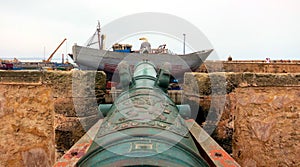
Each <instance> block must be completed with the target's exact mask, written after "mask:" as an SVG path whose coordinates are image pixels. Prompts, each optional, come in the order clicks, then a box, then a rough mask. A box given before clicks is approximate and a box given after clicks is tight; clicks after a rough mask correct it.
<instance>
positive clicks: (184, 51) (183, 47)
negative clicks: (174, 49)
mask: <svg viewBox="0 0 300 167" xmlns="http://www.w3.org/2000/svg"><path fill="white" fill-rule="evenodd" d="M185 36H186V34H183V54H184V55H185Z"/></svg>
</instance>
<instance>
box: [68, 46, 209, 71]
mask: <svg viewBox="0 0 300 167" xmlns="http://www.w3.org/2000/svg"><path fill="white" fill-rule="evenodd" d="M212 51H213V49H209V50H202V51H198V52H194V53H189V54H184V55H173V54H169V53H165V52H162V53H137V52H135V51H130V49H128V48H124V50H123V51H120V50H114V51H109V50H99V49H94V48H89V47H83V46H78V45H76V44H75V45H74V46H73V48H72V52H73V55H72V56H71V57H72V58H73V60H74V62H75V63H76V64H77V65H79V66H80V67H82V68H87V69H92V70H101V71H104V72H106V73H109V74H113V73H117V72H118V71H117V70H116V69H117V66H118V64H119V63H120V62H121V61H126V62H127V63H128V64H129V65H130V66H131V67H134V65H135V64H136V63H138V62H140V61H142V60H148V61H151V62H152V63H154V64H155V65H156V66H158V67H161V66H162V65H164V64H165V63H166V62H168V63H170V64H171V73H172V75H173V76H179V75H182V74H184V73H185V72H192V71H195V70H197V69H198V68H199V66H200V65H201V64H202V63H203V61H204V60H205V59H206V58H207V57H208V56H209V55H210V53H211V52H212Z"/></svg>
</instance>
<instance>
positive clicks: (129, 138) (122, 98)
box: [77, 60, 208, 167]
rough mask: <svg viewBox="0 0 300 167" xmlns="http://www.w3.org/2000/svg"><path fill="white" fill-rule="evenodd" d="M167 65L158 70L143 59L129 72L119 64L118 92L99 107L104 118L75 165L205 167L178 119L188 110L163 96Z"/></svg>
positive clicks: (184, 126)
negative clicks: (119, 91) (86, 150)
mask: <svg viewBox="0 0 300 167" xmlns="http://www.w3.org/2000/svg"><path fill="white" fill-rule="evenodd" d="M169 67H170V64H168V63H165V65H164V66H162V67H161V68H160V69H159V70H158V72H157V69H156V67H155V65H153V64H152V63H151V62H149V61H146V60H145V61H142V62H140V63H138V64H137V65H136V66H135V70H134V72H133V74H131V71H130V68H129V65H128V64H127V63H126V62H121V63H120V64H119V67H118V70H119V75H120V84H121V86H122V89H123V92H122V93H121V94H120V95H119V96H118V97H117V98H116V99H115V100H114V104H101V105H100V106H99V110H100V112H101V114H102V115H103V116H105V118H104V120H103V123H102V125H101V127H100V128H99V130H98V132H97V134H96V137H95V138H94V140H93V143H92V145H91V147H90V148H89V150H88V152H87V154H86V155H85V156H83V157H82V158H81V159H80V160H79V161H78V162H77V166H172V167H173V166H175V167H176V166H208V164H207V162H206V161H205V160H204V159H203V158H202V157H201V156H200V154H199V152H198V149H197V147H196V145H195V143H194V141H193V138H192V137H191V135H190V132H189V129H188V128H187V126H186V124H185V122H184V119H183V118H188V117H189V115H190V113H191V111H190V107H189V106H188V105H175V103H174V102H173V101H172V100H171V99H170V98H169V97H168V95H167V88H168V85H169V80H170V68H169Z"/></svg>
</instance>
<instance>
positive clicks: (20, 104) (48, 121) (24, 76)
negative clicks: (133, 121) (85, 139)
mask: <svg viewBox="0 0 300 167" xmlns="http://www.w3.org/2000/svg"><path fill="white" fill-rule="evenodd" d="M95 80H97V83H95ZM104 88H105V74H104V73H103V72H82V71H72V72H58V71H55V72H40V71H0V127H1V128H0V136H1V138H0V148H1V150H0V166H52V165H53V164H54V162H55V160H56V158H57V157H60V156H61V154H63V153H64V152H65V151H67V150H68V149H69V148H70V147H71V146H72V145H73V143H75V142H76V141H77V140H78V139H79V138H80V137H81V136H82V135H83V134H84V133H85V129H88V128H89V127H90V126H91V125H92V124H93V123H94V122H96V120H97V119H98V118H99V116H98V114H97V101H101V100H103V99H104V97H103V93H104V91H103V89H104ZM90 118H92V119H90ZM82 125H84V126H82Z"/></svg>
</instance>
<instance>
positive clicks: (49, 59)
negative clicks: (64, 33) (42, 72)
mask: <svg viewBox="0 0 300 167" xmlns="http://www.w3.org/2000/svg"><path fill="white" fill-rule="evenodd" d="M66 40H67V38H65V39H64V40H63V41H62V42H61V43H60V44H59V45H58V47H57V48H56V49H55V50H54V52H53V53H52V54H51V55H50V56H49V58H48V59H47V60H46V62H50V61H51V59H52V57H53V55H54V54H55V53H56V51H57V50H58V49H59V48H60V47H61V45H62V44H63V43H64V42H65V41H66Z"/></svg>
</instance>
